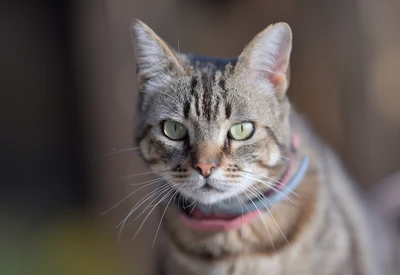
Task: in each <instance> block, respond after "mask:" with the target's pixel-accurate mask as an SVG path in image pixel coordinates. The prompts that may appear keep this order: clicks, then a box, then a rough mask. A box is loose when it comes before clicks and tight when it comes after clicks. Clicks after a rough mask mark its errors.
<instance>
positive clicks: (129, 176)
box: [118, 172, 156, 180]
mask: <svg viewBox="0 0 400 275" xmlns="http://www.w3.org/2000/svg"><path fill="white" fill-rule="evenodd" d="M151 174H156V172H144V173H137V174H130V175H127V176H123V177H119V178H118V179H119V180H124V179H129V178H133V177H138V176H144V175H151Z"/></svg>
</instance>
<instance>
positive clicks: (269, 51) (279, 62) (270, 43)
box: [239, 23, 292, 98]
mask: <svg viewBox="0 0 400 275" xmlns="http://www.w3.org/2000/svg"><path fill="white" fill-rule="evenodd" d="M291 51H292V31H291V29H290V27H289V25H288V24H286V23H277V24H274V25H270V26H269V27H267V28H266V29H265V30H263V31H262V32H260V33H259V34H258V35H257V36H256V37H255V38H254V39H253V40H252V41H251V42H250V43H249V44H248V45H247V46H246V48H245V49H244V50H243V52H242V53H241V55H240V57H239V60H240V62H243V63H244V66H245V67H246V71H248V72H249V76H250V77H252V80H254V81H260V82H261V83H262V82H264V83H267V84H269V85H271V86H272V88H273V89H274V91H275V92H276V94H277V96H278V97H279V98H283V96H284V95H285V93H286V90H287V89H288V87H289V82H290V69H289V61H290V53H291Z"/></svg>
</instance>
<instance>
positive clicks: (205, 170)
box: [193, 162, 217, 178]
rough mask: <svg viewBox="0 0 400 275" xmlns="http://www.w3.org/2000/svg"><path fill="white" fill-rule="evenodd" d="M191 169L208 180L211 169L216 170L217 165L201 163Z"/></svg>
mask: <svg viewBox="0 0 400 275" xmlns="http://www.w3.org/2000/svg"><path fill="white" fill-rule="evenodd" d="M193 167H194V168H197V169H198V170H200V174H202V175H203V176H204V177H205V178H208V177H209V176H210V175H211V169H212V168H216V167H217V165H216V164H215V163H212V162H202V163H196V164H195V165H193Z"/></svg>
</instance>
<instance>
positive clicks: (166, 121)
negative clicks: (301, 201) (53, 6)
mask: <svg viewBox="0 0 400 275" xmlns="http://www.w3.org/2000/svg"><path fill="white" fill-rule="evenodd" d="M134 33H135V37H136V50H137V66H138V78H139V82H140V104H139V111H138V119H139V124H138V128H137V137H138V138H137V139H138V142H139V144H140V147H141V151H142V155H143V157H144V159H145V161H146V162H147V163H148V164H149V165H150V167H151V169H152V170H153V171H155V172H156V173H157V174H158V175H159V176H160V177H163V178H164V179H165V181H166V182H167V183H168V184H169V185H171V186H173V187H174V190H175V191H178V192H179V193H180V194H181V195H183V196H184V197H186V198H190V199H192V200H194V201H197V202H199V203H203V204H213V203H217V202H220V201H222V200H224V199H227V198H232V197H235V196H237V195H239V194H243V193H244V192H247V194H248V195H249V196H251V197H254V196H256V195H258V194H257V191H256V190H259V191H263V190H266V189H268V188H269V186H268V185H270V184H274V182H273V180H274V179H277V178H278V177H279V176H280V175H281V174H282V172H283V171H284V168H285V164H286V161H285V160H286V159H285V157H284V156H287V154H288V151H289V150H290V131H289V122H288V116H289V108H290V106H289V103H288V101H287V99H286V95H285V92H286V89H287V87H288V65H289V55H290V51H291V32H290V29H289V27H288V26H287V25H286V24H277V25H274V26H272V27H269V28H268V29H266V30H265V31H263V32H262V33H260V34H259V35H258V36H257V37H256V38H255V39H254V40H253V41H252V42H251V43H250V44H249V45H248V46H247V47H246V48H245V49H244V51H243V52H242V54H241V55H240V57H239V60H238V62H237V63H236V64H227V65H226V66H224V67H223V68H215V67H214V68H213V67H211V66H205V67H204V66H201V64H200V65H199V64H198V65H197V66H194V65H193V64H190V62H189V59H188V58H187V57H186V56H185V55H178V54H176V53H175V52H174V51H173V50H171V49H170V48H168V46H167V45H166V44H165V43H164V42H163V41H162V40H161V39H160V38H158V37H157V36H156V35H155V34H154V32H152V31H151V30H150V29H149V28H148V27H147V26H146V25H144V24H143V23H141V22H138V23H136V24H135V25H134ZM282 156H283V157H282ZM268 179H269V180H268Z"/></svg>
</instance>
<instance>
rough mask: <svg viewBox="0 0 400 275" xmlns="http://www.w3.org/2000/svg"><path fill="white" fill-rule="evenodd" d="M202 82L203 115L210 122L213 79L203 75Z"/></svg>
mask: <svg viewBox="0 0 400 275" xmlns="http://www.w3.org/2000/svg"><path fill="white" fill-rule="evenodd" d="M201 82H202V84H203V115H204V116H205V117H206V118H207V120H208V121H210V120H211V91H212V79H211V76H210V75H207V74H205V73H204V74H202V76H201Z"/></svg>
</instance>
